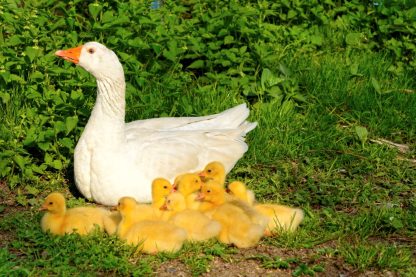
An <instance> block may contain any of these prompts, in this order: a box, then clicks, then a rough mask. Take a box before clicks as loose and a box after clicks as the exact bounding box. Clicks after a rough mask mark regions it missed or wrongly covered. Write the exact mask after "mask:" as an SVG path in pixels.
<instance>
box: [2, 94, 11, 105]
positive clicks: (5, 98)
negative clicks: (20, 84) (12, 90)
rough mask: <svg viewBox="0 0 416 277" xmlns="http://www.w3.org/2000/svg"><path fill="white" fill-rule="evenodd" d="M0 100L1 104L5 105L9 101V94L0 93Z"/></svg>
mask: <svg viewBox="0 0 416 277" xmlns="http://www.w3.org/2000/svg"><path fill="white" fill-rule="evenodd" d="M0 98H1V100H2V102H3V104H7V103H9V101H10V94H9V93H7V92H0Z"/></svg>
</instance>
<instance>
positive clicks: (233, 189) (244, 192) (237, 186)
mask: <svg viewBox="0 0 416 277" xmlns="http://www.w3.org/2000/svg"><path fill="white" fill-rule="evenodd" d="M228 190H229V193H230V194H231V195H233V196H235V197H237V198H238V199H240V200H242V201H244V202H246V203H247V204H249V205H250V206H253V204H254V202H255V201H256V198H255V196H254V193H253V191H252V190H249V189H247V186H246V185H245V184H244V183H243V182H240V181H234V182H231V183H230V184H229V185H228Z"/></svg>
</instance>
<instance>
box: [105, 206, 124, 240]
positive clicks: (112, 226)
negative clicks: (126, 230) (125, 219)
mask: <svg viewBox="0 0 416 277" xmlns="http://www.w3.org/2000/svg"><path fill="white" fill-rule="evenodd" d="M120 221H121V215H120V213H119V212H118V211H110V213H109V215H108V216H107V217H105V218H104V229H105V231H106V232H107V233H108V234H109V235H113V234H115V233H116V232H117V227H118V224H120Z"/></svg>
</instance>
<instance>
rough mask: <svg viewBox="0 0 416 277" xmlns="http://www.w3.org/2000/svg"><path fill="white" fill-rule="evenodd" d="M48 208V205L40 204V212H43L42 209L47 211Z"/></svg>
mask: <svg viewBox="0 0 416 277" xmlns="http://www.w3.org/2000/svg"><path fill="white" fill-rule="evenodd" d="M47 209H48V208H47V207H46V205H42V206H40V208H39V210H38V211H39V212H41V211H46V210H47Z"/></svg>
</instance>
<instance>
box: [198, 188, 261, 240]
mask: <svg viewBox="0 0 416 277" xmlns="http://www.w3.org/2000/svg"><path fill="white" fill-rule="evenodd" d="M226 198H227V197H226V194H225V190H224V188H223V187H222V186H221V185H219V184H218V183H211V184H210V183H208V184H204V185H203V186H202V188H201V192H200V194H199V199H201V200H202V201H203V202H205V203H209V204H211V205H212V208H211V209H210V210H209V212H210V214H211V218H212V219H213V220H216V221H218V222H220V224H221V231H220V234H219V235H218V240H219V241H221V242H222V243H226V244H231V243H232V244H234V245H236V246H237V247H239V248H247V247H252V246H254V245H256V243H257V242H258V241H259V240H260V238H261V237H262V235H263V233H264V226H261V225H259V224H256V223H254V222H253V218H251V217H250V215H249V214H248V213H247V210H246V209H247V208H248V209H251V208H250V207H249V206H248V205H246V204H245V203H243V202H241V201H239V202H238V201H236V200H232V201H229V202H227V201H226ZM237 203H238V204H237ZM252 214H253V215H254V214H255V212H254V213H252Z"/></svg>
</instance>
